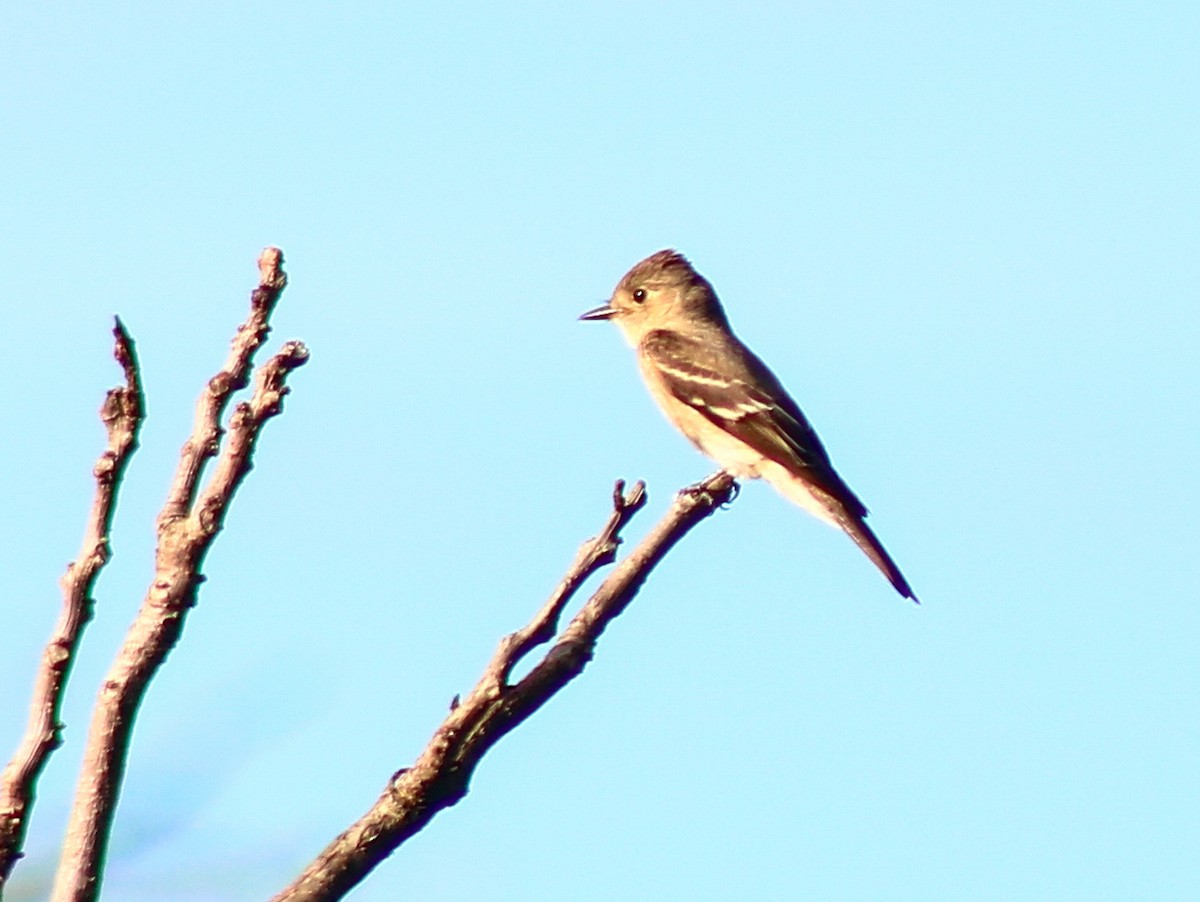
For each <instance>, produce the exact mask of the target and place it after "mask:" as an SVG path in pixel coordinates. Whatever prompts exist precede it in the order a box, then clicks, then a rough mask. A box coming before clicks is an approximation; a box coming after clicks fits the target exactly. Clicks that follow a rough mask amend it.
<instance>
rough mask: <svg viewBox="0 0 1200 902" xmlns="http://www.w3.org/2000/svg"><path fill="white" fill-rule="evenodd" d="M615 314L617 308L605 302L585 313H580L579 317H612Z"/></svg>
mask: <svg viewBox="0 0 1200 902" xmlns="http://www.w3.org/2000/svg"><path fill="white" fill-rule="evenodd" d="M616 315H617V308H616V307H613V306H610V305H609V304H605V305H604V306H603V307H597V308H596V309H595V310H589V311H588V312H587V313H584V314H581V315H580V317H579V318H580V319H612V318H613V317H614V316H616Z"/></svg>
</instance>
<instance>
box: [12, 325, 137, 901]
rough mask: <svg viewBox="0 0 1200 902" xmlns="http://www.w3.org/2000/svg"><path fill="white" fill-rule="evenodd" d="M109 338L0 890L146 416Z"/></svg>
mask: <svg viewBox="0 0 1200 902" xmlns="http://www.w3.org/2000/svg"><path fill="white" fill-rule="evenodd" d="M113 339H114V342H113V344H114V347H113V356H114V357H116V359H117V363H119V364H120V365H121V369H122V370H123V371H124V374H125V384H124V385H123V386H119V387H117V388H114V389H111V390H110V391H109V392H108V395H107V396H106V397H105V399H104V404H103V406H102V407H101V408H100V419H101V421H103V423H104V428H105V430H106V431H107V432H108V446H107V447H106V448H105V449H104V453H103V454H101V455H100V459H99V460H97V461H96V465H95V467H93V468H92V475H93V476H94V477H95V479H96V493H95V496H94V497H93V500H92V510H91V513H90V514H89V516H88V521H87V525H86V527H85V528H84V533H83V545H82V547H81V548H80V551H79V557H78V559H77V560H75V561H73V562H72V563H70V564H68V565H67V572H66V573H65V574H64V575H63V578H62V580H60V582H59V585H60V586H61V588H62V594H63V603H62V609H61V611H60V613H59V616H58V622H57V623H56V624H55V625H54V633H53V635H51V637H50V641H49V642H48V643H47V644H46V649H45V651H43V652H42V661H41V664H40V666H39V667H38V671H37V675H36V677H35V679H34V686H33V700H32V702H31V704H30V709H29V723H28V725H27V726H26V728H25V735H24V737H22V739H21V744H20V746H19V747H18V748H17V751H16V753H15V754H14V755H13V758H12V760H11V761H10V762H9V763H8V766H7V767H5V768H4V773H3V774H0V889H2V888H3V886H4V884H5V882H6V881H7V880H8V877H9V875H10V874H11V873H12V869H13V866H14V865H15V864H16V862H17V859H19V858H20V857H21V854H22V853H21V847H22V846H23V845H24V842H25V832H26V829H27V827H28V817H29V810H30V808H31V806H32V805H33V800H34V796H35V790H36V786H37V781H38V777H39V776H41V773H42V770H43V769H44V768H45V766H46V762H47V761H48V760H49V759H50V754H51V753H52V752H53V751H54V750H55V749H57V748H58V747H59V746H60V745H61V744H62V730H63V724H62V723H61V722H60V721H59V714H60V712H61V711H62V699H63V690H64V688H65V686H66V682H67V678H68V677H69V675H70V671H71V665H72V664H73V663H74V660H75V651H76V649H77V648H78V647H79V641H80V638H81V637H82V635H83V630H84V627H85V626H86V625H87V622H88V621H89V620H91V619H92V608H93V605H94V601H93V599H92V587H93V586H94V585H95V583H96V578H97V577H98V576H99V575H100V570H101V568H102V567H103V566H104V565H105V563H107V561H108V558H109V554H110V549H109V544H108V533H109V528H110V527H111V525H112V518H113V512H114V511H115V510H116V500H117V490H118V489H119V488H120V485H121V479H122V477H123V476H124V474H125V467H126V465H127V464H128V463H129V459H130V458H131V457H132V456H133V452H134V451H136V450H137V446H138V432H139V431H140V430H141V427H142V421H143V419H144V418H145V402H144V399H143V397H142V386H141V378H140V375H139V372H138V362H137V352H136V350H135V348H134V343H133V339H132V338H131V337H130V336H129V333H128V332H127V331H126V330H125V326H124V324H122V322H121V320H120V319H119V318H118V319H117V320H116V322H115V325H114V326H113Z"/></svg>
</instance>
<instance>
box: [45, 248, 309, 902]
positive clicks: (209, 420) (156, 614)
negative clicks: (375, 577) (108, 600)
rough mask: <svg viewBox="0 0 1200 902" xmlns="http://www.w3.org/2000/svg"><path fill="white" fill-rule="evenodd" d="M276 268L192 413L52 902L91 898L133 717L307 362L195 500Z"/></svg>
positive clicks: (104, 692) (244, 429) (291, 352)
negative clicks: (260, 447)
mask: <svg viewBox="0 0 1200 902" xmlns="http://www.w3.org/2000/svg"><path fill="white" fill-rule="evenodd" d="M282 259H283V257H282V254H281V253H280V252H279V251H278V249H276V248H268V249H267V250H266V251H264V252H263V255H262V257H260V258H259V265H260V268H261V279H260V284H259V286H258V288H257V289H255V291H254V293H253V294H252V295H251V311H250V317H249V318H248V319H247V321H246V322H245V323H243V324H242V326H241V327H239V329H238V334H237V335H236V336H235V338H234V340H233V349H232V351H231V353H230V356H229V360H228V362H227V363H226V365H225V367H224V368H223V369H222V370H221V372H219V373H218V374H217V375H216V376H214V377H213V378H212V379H211V380H210V381H209V383H208V386H207V388H206V389H205V391H204V392H203V394H202V395H201V398H200V401H199V403H198V405H197V408H198V411H197V416H196V426H195V430H194V432H193V433H192V436H191V438H189V439H188V441H187V443H186V444H185V445H184V446H183V451H182V453H181V456H180V457H181V459H180V464H179V470H178V471H177V474H176V478H175V482H174V483H173V484H172V486H171V490H170V492H169V495H168V499H167V503H166V506H165V507H164V509H163V512H162V514H160V516H159V519H158V548H157V552H156V555H155V572H154V578H153V581H152V582H151V584H150V589H149V591H148V592H147V594H146V598H145V600H144V602H143V603H142V608H141V610H140V611H139V612H138V614H137V617H136V618H135V619H134V622H133V625H132V626H131V627H130V630H129V633H128V635H127V636H126V638H125V643H124V645H123V646H122V648H121V651H120V652H119V653H118V655H117V659H116V661H115V662H114V663H113V666H112V669H111V670H110V671H109V673H108V676H107V677H106V678H105V681H104V684H103V686H102V688H101V690H100V697H99V698H98V699H97V701H96V707H95V710H94V711H93V715H92V723H91V728H90V730H89V732H88V741H87V746H86V748H85V749H84V755H83V763H82V765H81V767H80V775H79V784H78V786H77V788H76V795H75V804H74V807H73V808H72V811H71V818H70V821H69V823H68V825H67V836H66V841H65V843H64V847H63V854H62V858H61V860H60V862H59V869H58V874H57V875H56V877H55V886H54V894H53V896H52V898H53V899H54V900H55V902H68V900H70V902H84V900H92V899H94V898H96V895H97V893H98V890H99V885H100V879H101V875H102V870H103V862H104V853H105V849H106V847H107V843H108V837H109V833H110V831H111V828H112V819H113V813H114V811H115V808H116V803H117V796H118V794H119V792H120V787H121V779H122V777H123V775H124V771H125V763H126V757H127V755H128V752H129V742H130V738H131V733H132V729H133V721H134V716H135V714H136V712H137V710H138V706H139V705H140V704H141V702H142V699H143V698H144V696H145V693H146V689H147V687H148V685H149V683H150V680H151V678H152V677H153V676H154V674H155V673H156V672H157V670H158V668H159V667H160V666H161V665H162V663H163V662H164V661H165V660H166V657H167V655H168V654H169V653H170V651H171V649H172V648H173V647H174V645H175V643H176V642H177V641H178V639H179V636H180V634H181V633H182V631H183V623H184V619H185V617H186V615H187V611H188V609H189V608H191V607H193V606H194V605H195V604H196V596H197V592H198V591H199V587H200V583H201V582H202V581H203V579H204V577H203V576H201V574H200V567H201V565H202V564H203V562H204V557H205V555H206V554H207V553H208V550H209V548H210V547H211V546H212V542H213V539H214V538H215V537H216V535H217V533H218V532H219V531H220V529H221V524H222V522H223V520H224V517H225V514H226V512H227V510H228V506H229V502H230V500H231V499H232V497H233V494H234V492H235V491H236V490H237V487H238V485H239V484H240V483H241V480H242V479H243V478H244V477H245V475H246V474H247V473H248V472H249V471H250V458H251V454H252V452H253V450H254V444H255V442H256V440H257V439H258V435H259V432H260V430H261V429H262V427H263V425H264V423H265V422H266V421H267V420H268V419H270V418H271V417H272V416H274V415H275V414H277V413H278V412H279V411H280V408H281V404H282V400H283V396H284V395H285V394H286V393H287V388H286V387H285V385H284V382H285V380H286V378H287V375H288V373H290V372H291V371H292V370H294V369H295V368H296V367H298V366H301V365H302V364H303V363H304V362H305V361H306V360H307V359H308V350H307V349H306V348H305V347H304V345H303V344H301V343H299V342H289V343H288V344H286V345H284V346H283V349H282V350H281V351H280V352H279V353H278V354H276V355H275V356H274V357H272V358H271V360H269V361H268V362H267V363H266V364H264V365H263V367H262V369H261V370H260V371H259V375H258V381H257V385H256V387H255V390H254V394H253V396H252V397H251V399H250V401H249V402H244V403H242V404H239V405H238V406H237V407H236V408H235V410H234V412H233V415H232V417H231V418H230V426H229V438H228V440H227V441H226V442H225V443H224V446H223V447H222V448H221V449H220V457H219V458H218V460H217V465H216V467H215V469H214V472H213V475H212V478H211V480H210V482H209V484H208V485H207V486H206V487H205V488H204V490H203V491H202V492H199V497H198V498H197V484H198V480H199V477H200V475H201V471H202V470H203V466H204V463H205V461H207V460H208V459H209V458H211V457H213V456H215V455H216V454H217V450H218V441H219V437H220V435H221V429H220V417H221V414H222V412H223V411H224V409H225V407H226V406H227V404H228V401H229V398H230V395H231V394H232V393H233V391H234V390H236V389H238V388H241V387H243V386H245V385H246V384H247V382H248V379H249V373H250V369H251V360H252V358H253V355H254V352H255V350H257V349H258V347H259V346H260V345H261V344H262V342H263V340H264V338H265V337H266V334H267V331H268V326H267V318H268V316H269V315H270V313H271V310H272V309H273V308H274V306H275V302H276V301H277V300H278V297H279V293H280V292H281V291H282V290H283V286H284V285H285V284H286V277H285V276H284V274H283V271H282V270H281V269H280V264H281V263H282Z"/></svg>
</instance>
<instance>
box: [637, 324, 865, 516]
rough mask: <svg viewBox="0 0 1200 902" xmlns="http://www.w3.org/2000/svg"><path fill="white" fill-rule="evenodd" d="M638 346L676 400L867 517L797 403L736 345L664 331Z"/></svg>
mask: <svg viewBox="0 0 1200 902" xmlns="http://www.w3.org/2000/svg"><path fill="white" fill-rule="evenodd" d="M640 347H641V351H642V353H644V354H645V355H646V356H647V358H648V359H649V361H650V362H651V363H653V364H654V367H655V369H656V371H657V373H658V375H659V376H660V378H661V379H662V383H663V386H664V387H665V388H666V390H667V391H669V392H670V393H671V395H672V396H673V397H675V398H676V399H677V400H679V401H681V402H683V403H684V404H687V405H688V406H689V407H691V408H693V409H694V410H696V411H697V412H698V413H700V414H702V415H703V416H704V417H705V418H706V419H708V420H709V421H710V422H712V423H713V424H714V425H716V426H718V427H720V428H721V429H724V430H725V431H726V432H728V433H730V434H731V435H733V436H734V437H736V438H738V439H740V440H741V441H743V442H745V443H746V444H747V445H749V446H750V447H751V448H753V449H754V450H755V451H757V452H758V453H760V454H762V455H763V456H764V457H767V458H768V459H770V460H773V461H775V462H776V463H778V464H780V465H781V466H783V467H785V468H786V469H787V470H789V471H790V472H793V473H795V474H796V475H798V476H800V477H802V478H804V479H806V480H809V481H811V482H812V483H813V484H815V485H816V486H817V487H818V488H820V489H821V490H822V491H824V492H825V493H826V494H827V495H829V496H830V497H831V498H833V499H834V500H836V501H837V502H840V503H841V504H842V505H844V506H845V508H846V511H847V513H849V514H850V515H851V516H853V517H856V518H858V517H862V516H864V515H865V514H866V512H867V510H866V508H865V507H864V506H863V503H862V502H861V501H859V500H858V497H857V496H856V495H855V494H854V493H853V492H852V491H851V490H850V488H849V486H847V485H846V484H845V482H843V481H842V479H841V477H840V476H838V475H837V473H836V472H834V469H833V465H832V464H831V463H830V461H829V455H828V454H827V453H826V452H825V448H824V446H822V444H821V440H820V439H819V438H817V434H816V433H815V432H814V431H813V429H812V427H811V426H810V425H809V424H808V420H807V419H806V418H805V416H804V414H803V413H802V412H801V411H800V408H799V406H798V405H797V404H796V402H795V401H793V400H792V399H791V397H790V396H789V395H788V393H787V392H786V391H785V390H784V388H783V386H782V385H780V383H779V380H778V379H776V378H775V376H774V374H773V373H771V371H770V370H769V369H767V366H766V364H764V363H763V362H762V361H760V360H759V359H758V358H757V357H755V356H754V355H753V354H751V353H750V351H749V350H747V349H745V348H744V347H742V346H741V345H740V344H739V345H736V346H729V345H724V344H722V345H710V344H708V343H706V342H704V341H702V340H698V339H695V338H690V337H688V336H685V335H681V334H680V333H678V332H671V331H667V330H665V329H659V330H655V331H653V332H650V333H649V334H647V335H646V337H645V338H643V339H642V342H641V345H640Z"/></svg>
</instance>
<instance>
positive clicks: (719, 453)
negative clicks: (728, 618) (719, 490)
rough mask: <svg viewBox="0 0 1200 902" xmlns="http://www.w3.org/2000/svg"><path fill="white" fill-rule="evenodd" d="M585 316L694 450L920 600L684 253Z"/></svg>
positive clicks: (638, 275) (653, 262) (670, 255)
mask: <svg viewBox="0 0 1200 902" xmlns="http://www.w3.org/2000/svg"><path fill="white" fill-rule="evenodd" d="M580 319H584V320H603V319H611V320H612V321H613V322H615V323H616V324H617V325H618V326H619V327H620V328H621V331H622V332H623V333H624V335H625V338H626V339H627V340H628V341H629V343H630V344H631V345H633V346H634V347H635V348H636V349H637V357H638V365H639V366H640V367H641V371H642V376H643V378H644V379H645V380H646V386H647V388H649V389H650V394H651V395H653V396H654V400H655V401H657V402H658V405H659V406H660V407H661V408H662V410H663V413H665V414H666V415H667V419H668V420H670V421H671V422H672V423H673V424H675V426H676V427H677V428H678V429H679V431H680V432H682V433H683V434H684V435H686V436H687V437H688V438H689V439H690V440H691V441H692V444H694V445H695V446H696V447H697V448H699V449H700V450H701V451H702V452H704V453H705V454H707V455H708V456H709V457H711V458H713V459H714V460H715V461H716V462H717V463H718V464H720V465H721V466H722V467H723V468H724V469H725V470H726V471H728V472H729V473H730V474H731V475H732V476H734V477H737V478H745V479H757V478H760V477H761V478H763V479H765V480H766V481H767V482H769V483H770V484H771V485H773V486H774V487H775V488H776V489H777V490H778V491H779V492H780V493H781V494H782V495H783V496H784V497H785V498H787V499H789V500H790V501H793V502H795V503H796V504H798V505H800V506H801V507H802V508H804V509H805V510H807V511H809V512H810V513H812V514H814V515H815V516H817V517H818V518H820V519H821V520H824V521H825V522H826V523H829V524H831V525H833V526H837V527H839V528H840V529H842V530H843V531H845V532H846V534H847V535H849V536H850V538H852V539H853V540H854V541H855V543H856V544H857V545H858V547H859V548H861V549H862V550H863V551H864V552H865V553H866V555H867V557H869V558H870V559H871V561H872V562H873V563H874V564H875V566H876V567H878V568H879V569H880V570H881V571H882V572H883V575H884V576H886V577H887V578H888V580H889V581H890V582H891V584H892V585H893V586H895V588H896V591H897V592H899V593H900V594H901V595H902V596H904V597H905V598H911V599H912V600H913V601H917V597H916V595H914V594H913V591H912V589H911V588H909V585H908V581H907V580H905V578H904V576H903V574H901V572H900V568H899V567H897V566H896V563H895V561H893V560H892V558H891V556H890V555H888V553H887V551H885V550H884V547H883V545H882V544H881V543H880V541H879V539H877V538H876V537H875V533H873V532H872V531H871V529H870V527H868V526H867V524H866V522H865V518H866V516H867V508H866V507H865V506H864V505H863V503H862V502H861V501H859V500H858V498H857V496H855V494H854V493H853V492H852V491H850V487H849V486H847V485H846V483H845V482H843V481H842V478H841V477H840V476H838V474H837V473H836V472H835V471H834V469H833V464H832V463H831V462H830V460H829V455H828V454H827V453H826V451H825V448H824V446H823V445H822V444H821V440H820V439H818V438H817V434H816V433H815V432H813V429H812V427H811V426H810V425H809V424H808V420H807V419H805V417H804V414H803V413H801V412H800V408H799V407H798V406H797V405H796V402H795V401H793V400H792V398H791V396H790V395H789V394H788V393H787V391H786V390H785V389H784V387H783V386H782V385H781V384H780V383H779V380H778V379H776V378H775V374H774V373H772V372H771V371H770V370H769V369H767V366H766V364H764V363H763V362H762V361H761V360H759V359H758V357H756V356H755V355H754V353H753V352H752V351H751V350H750V349H749V348H747V347H746V346H745V345H744V344H742V343H741V341H739V340H738V338H737V336H736V335H734V334H733V330H732V329H730V327H729V320H728V318H727V317H726V316H725V310H724V309H723V308H722V307H721V302H720V301H719V300H717V294H716V292H715V291H713V287H712V285H710V284H709V282H708V280H707V279H705V278H704V277H703V276H702V275H700V274H699V273H698V272H696V270H694V269H693V268H692V265H691V263H689V262H688V261H687V259H686V258H685V257H684V256H683V255H682V254H679V253H676V252H675V251H672V250H664V251H659V252H658V253H657V254H654V255H653V256H650V257H647V258H646V259H645V260H643V261H642V262H641V263H639V264H637V266H635V267H634V268H633V269H631V270H629V272H627V273H626V274H625V277H624V278H622V279H621V281H620V282H618V283H617V287H616V289H615V290H614V291H613V294H612V297H611V298H610V299H609V302H608V303H607V304H605V305H604V306H603V307H597V308H596V309H595V310H590V311H588V312H587V313H585V314H583V315H582V316H581V317H580Z"/></svg>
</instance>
